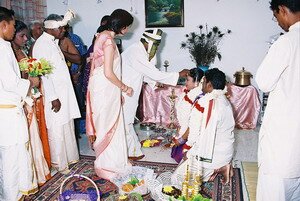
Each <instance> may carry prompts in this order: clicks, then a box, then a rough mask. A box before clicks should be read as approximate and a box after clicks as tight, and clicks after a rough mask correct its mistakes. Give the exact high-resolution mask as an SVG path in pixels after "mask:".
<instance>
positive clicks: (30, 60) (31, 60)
mask: <svg viewBox="0 0 300 201" xmlns="http://www.w3.org/2000/svg"><path fill="white" fill-rule="evenodd" d="M34 61H36V59H35V58H31V59H28V61H27V62H29V63H31V62H34Z"/></svg>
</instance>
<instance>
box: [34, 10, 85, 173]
mask: <svg viewBox="0 0 300 201" xmlns="http://www.w3.org/2000/svg"><path fill="white" fill-rule="evenodd" d="M72 16H73V14H72V13H70V12H69V11H68V13H67V14H66V15H65V18H62V17H61V16H59V15H56V14H51V15H49V16H48V17H47V18H46V19H45V21H44V28H45V32H44V33H43V34H42V35H41V36H40V37H39V38H38V39H37V41H36V42H35V45H34V47H33V57H35V58H38V59H40V58H45V59H46V60H49V61H50V62H51V63H52V65H53V66H54V70H53V73H52V74H50V75H48V76H47V77H46V76H45V77H42V81H43V87H44V92H45V116H46V124H47V129H48V137H49V144H50V150H51V163H52V166H53V167H56V168H57V169H58V171H61V172H62V173H68V172H69V171H68V164H70V163H74V162H77V161H78V159H79V157H78V150H77V145H76V140H75V135H74V119H76V118H79V117H80V112H79V108H78V104H77V101H76V97H75V93H74V89H73V86H72V82H71V78H70V74H69V69H68V67H67V64H66V61H65V58H64V54H63V53H62V51H61V49H60V47H59V45H58V40H59V39H60V38H62V37H63V36H64V30H65V29H64V26H65V25H66V24H67V22H68V21H69V20H70V18H72Z"/></svg>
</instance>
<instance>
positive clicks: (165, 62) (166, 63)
mask: <svg viewBox="0 0 300 201" xmlns="http://www.w3.org/2000/svg"><path fill="white" fill-rule="evenodd" d="M169 65H170V63H169V61H168V60H165V61H164V67H165V72H167V71H168V67H169Z"/></svg>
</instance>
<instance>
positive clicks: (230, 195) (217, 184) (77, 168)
mask: <svg viewBox="0 0 300 201" xmlns="http://www.w3.org/2000/svg"><path fill="white" fill-rule="evenodd" d="M94 159H95V157H93V156H81V157H80V161H79V162H78V163H77V164H75V165H73V166H72V167H71V173H72V174H82V175H85V176H88V177H89V178H91V179H92V180H93V181H94V182H95V183H96V184H97V186H98V188H99V190H100V191H101V194H102V197H101V200H104V199H105V198H107V197H109V196H110V195H113V194H116V193H118V190H117V187H116V186H115V185H114V184H113V183H111V182H109V181H107V180H104V179H101V178H99V177H98V176H97V175H96V174H95V172H94V167H93V165H94ZM133 165H137V166H142V167H147V168H151V169H154V171H155V172H156V173H158V174H160V173H162V172H166V171H171V172H172V171H174V169H175V168H176V166H177V165H175V164H169V163H154V162H145V161H136V162H133ZM67 176H68V175H62V174H60V173H57V174H55V175H54V176H53V177H52V178H51V179H50V180H49V181H48V182H47V183H46V184H45V185H43V186H42V187H41V188H40V191H39V192H38V193H36V194H35V195H31V196H29V197H26V198H25V201H29V200H41V201H55V200H58V197H59V188H60V185H61V183H62V182H63V181H64V179H65V178H66V177H67ZM65 188H66V189H72V190H75V191H78V190H79V191H82V192H86V190H87V189H90V188H92V184H90V182H88V181H86V180H78V179H74V180H68V182H66V187H65ZM202 189H203V194H205V195H206V196H207V197H211V198H212V199H213V200H218V201H219V200H220V201H242V200H243V195H242V184H241V174H240V169H238V168H234V176H233V179H232V181H231V183H230V184H227V185H222V183H221V176H218V177H217V178H216V179H215V181H214V182H206V183H204V184H203V186H202ZM145 200H151V198H145Z"/></svg>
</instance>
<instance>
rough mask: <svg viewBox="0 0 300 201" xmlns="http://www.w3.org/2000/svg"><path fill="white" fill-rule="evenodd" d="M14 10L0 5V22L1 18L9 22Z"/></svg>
mask: <svg viewBox="0 0 300 201" xmlns="http://www.w3.org/2000/svg"><path fill="white" fill-rule="evenodd" d="M14 15H15V12H14V11H13V10H9V9H7V8H5V7H2V6H0V22H2V21H3V20H5V21H7V22H9V21H11V20H13V19H14Z"/></svg>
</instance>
